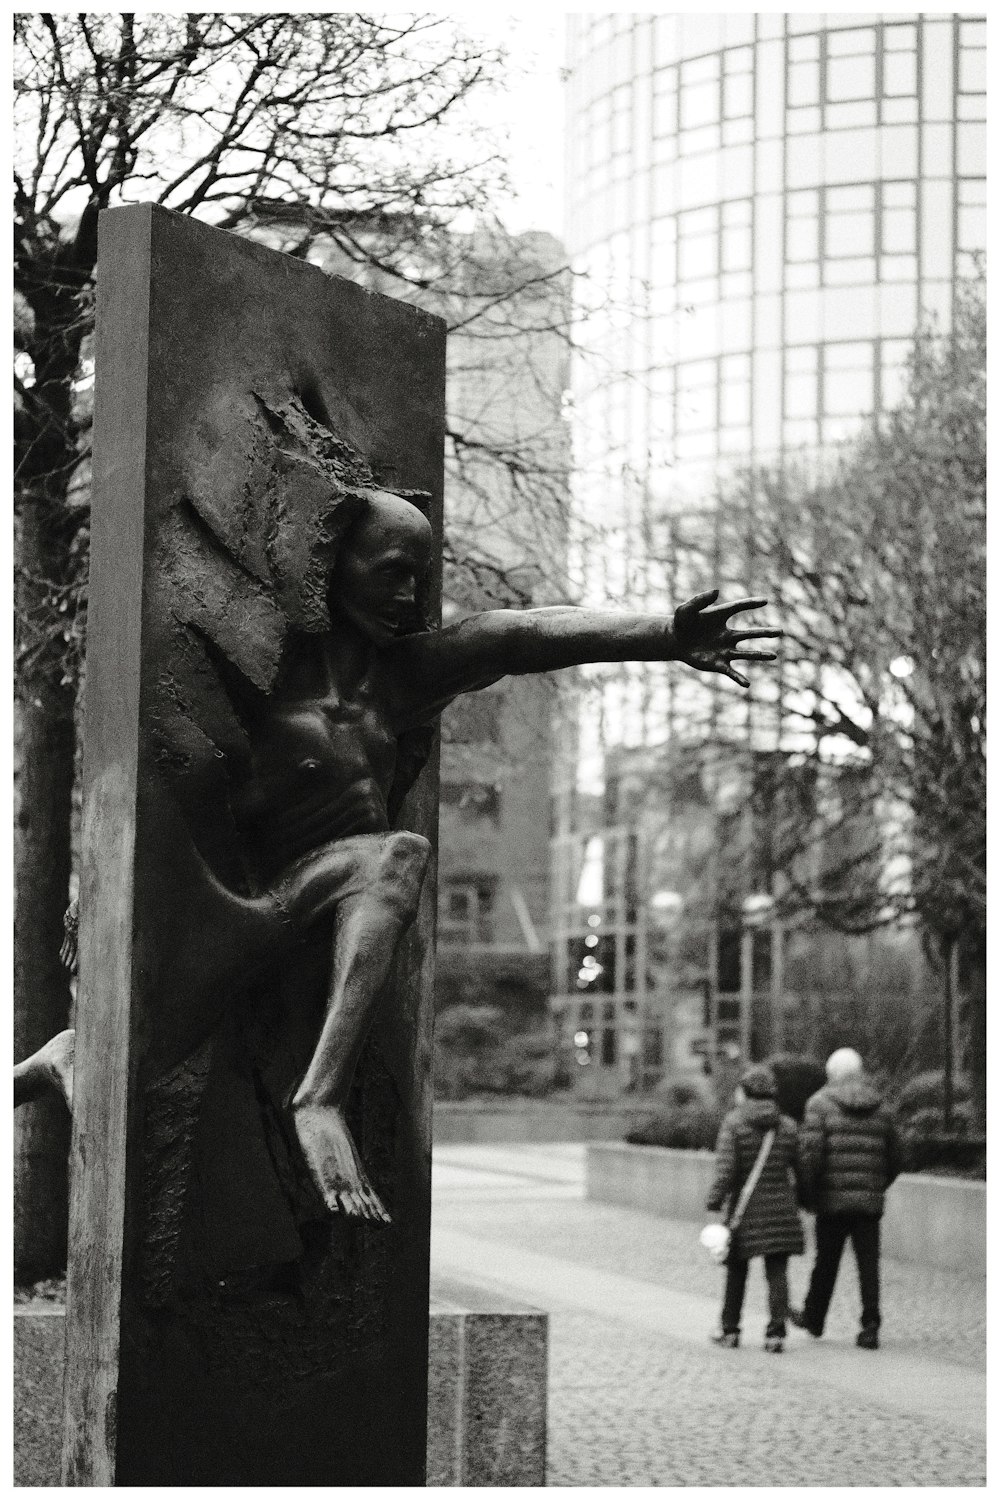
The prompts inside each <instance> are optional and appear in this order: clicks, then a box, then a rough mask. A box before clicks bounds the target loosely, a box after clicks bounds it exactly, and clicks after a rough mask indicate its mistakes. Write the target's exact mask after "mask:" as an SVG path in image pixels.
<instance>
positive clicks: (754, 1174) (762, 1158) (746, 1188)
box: [729, 1130, 775, 1229]
mask: <svg viewBox="0 0 1000 1500" xmlns="http://www.w3.org/2000/svg"><path fill="white" fill-rule="evenodd" d="M774 1136H775V1132H774V1131H773V1130H769V1131H768V1132H767V1135H765V1137H764V1139H763V1140H762V1141H761V1143H760V1150H759V1151H758V1152H757V1160H756V1161H755V1162H754V1164H753V1166H752V1167H751V1168H750V1176H749V1177H748V1178H747V1180H746V1182H745V1183H744V1184H743V1191H742V1192H741V1193H740V1196H739V1200H738V1201H737V1204H736V1207H735V1208H734V1209H733V1212H732V1214H731V1216H730V1219H729V1228H730V1229H736V1228H737V1227H738V1226H739V1222H740V1220H741V1219H742V1218H743V1215H744V1214H745V1213H746V1208H747V1204H748V1203H749V1202H750V1198H751V1196H752V1194H753V1190H754V1188H755V1187H756V1186H757V1183H758V1181H759V1180H760V1174H761V1172H763V1170H764V1163H765V1162H766V1161H767V1158H768V1156H769V1155H770V1151H771V1147H772V1146H773V1145H774Z"/></svg>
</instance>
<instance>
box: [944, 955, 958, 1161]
mask: <svg viewBox="0 0 1000 1500" xmlns="http://www.w3.org/2000/svg"><path fill="white" fill-rule="evenodd" d="M954 947H955V939H954V938H953V937H950V936H949V937H945V938H944V939H943V941H942V943H941V960H942V963H943V965H944V1028H943V1029H944V1037H943V1041H944V1048H943V1053H944V1098H943V1100H942V1116H943V1119H942V1124H943V1126H944V1131H945V1134H946V1135H948V1134H950V1133H951V1129H952V1126H953V1125H954V1123H955V1015H954V1009H955V997H954V992H953V987H952V952H953V950H954Z"/></svg>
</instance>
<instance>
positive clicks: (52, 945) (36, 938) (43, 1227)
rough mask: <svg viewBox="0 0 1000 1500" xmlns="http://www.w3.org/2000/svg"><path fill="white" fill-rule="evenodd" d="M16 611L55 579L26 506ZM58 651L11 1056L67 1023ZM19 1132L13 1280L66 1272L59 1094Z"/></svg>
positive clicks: (24, 751) (22, 829)
mask: <svg viewBox="0 0 1000 1500" xmlns="http://www.w3.org/2000/svg"><path fill="white" fill-rule="evenodd" d="M19 543H20V547H19V551H20V558H19V562H20V577H19V582H18V591H17V592H18V597H17V604H18V612H19V615H20V618H21V619H22V620H24V619H25V618H26V617H28V616H30V614H33V613H34V611H35V610H36V609H37V607H38V589H39V587H40V584H39V583H38V580H42V579H45V578H48V577H51V576H52V571H51V567H50V565H51V562H52V559H51V558H50V557H49V555H48V554H49V550H50V547H49V542H48V537H47V527H46V520H45V507H44V505H43V504H41V503H39V502H37V501H36V502H34V503H30V502H29V503H28V504H27V505H25V506H24V508H23V511H22V525H21V532H20V537H19ZM62 676H63V673H62V667H61V662H60V661H59V659H58V656H57V654H56V653H55V652H54V651H45V652H43V653H41V655H40V657H39V659H38V661H37V662H36V664H35V665H33V666H31V667H28V668H27V669H26V670H25V671H24V673H23V674H22V677H21V681H20V683H19V699H20V701H19V703H18V708H17V711H18V714H19V721H20V723H19V729H20V733H19V737H18V738H19V749H20V768H19V773H18V787H17V790H18V810H17V819H16V832H15V846H14V858H15V882H16V895H15V908H14V910H15V928H14V1057H15V1060H16V1061H20V1060H21V1059H22V1058H24V1057H26V1056H28V1055H29V1054H30V1053H31V1052H34V1051H35V1050H36V1049H37V1048H38V1047H40V1046H41V1045H42V1044H43V1043H44V1042H46V1041H48V1039H49V1037H50V1036H52V1035H53V1033H54V1032H57V1031H60V1030H62V1028H63V1027H65V1026H66V1025H68V1024H69V1006H70V992H69V980H68V976H67V974H66V971H65V970H64V969H63V967H62V965H61V963H60V961H59V948H60V945H61V942H62V933H63V914H64V912H65V910H66V906H67V904H68V901H69V877H70V839H71V823H72V798H73V762H74V746H75V736H74V724H73V689H72V686H71V685H67V684H64V683H63V681H62ZM14 1120H15V1125H14V1276H15V1280H16V1281H18V1282H20V1283H24V1282H29V1281H34V1280H37V1279H38V1278H40V1277H44V1276H52V1275H56V1274H58V1273H59V1272H61V1271H63V1270H64V1269H65V1266H66V1224H67V1211H68V1193H67V1154H68V1150H69V1116H68V1114H67V1111H66V1107H65V1105H64V1104H63V1103H62V1101H61V1100H60V1099H58V1098H56V1097H55V1096H54V1095H53V1097H52V1098H51V1099H42V1100H39V1101H37V1102H36V1103H33V1104H26V1105H23V1106H22V1107H21V1108H20V1109H19V1110H18V1111H17V1113H16V1115H15V1117H14Z"/></svg>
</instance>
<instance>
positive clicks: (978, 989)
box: [962, 936, 986, 1135]
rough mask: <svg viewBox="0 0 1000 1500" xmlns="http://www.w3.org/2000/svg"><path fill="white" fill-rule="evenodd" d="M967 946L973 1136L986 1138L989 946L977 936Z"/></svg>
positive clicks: (965, 964)
mask: <svg viewBox="0 0 1000 1500" xmlns="http://www.w3.org/2000/svg"><path fill="white" fill-rule="evenodd" d="M964 946H965V951H964V953H963V955H962V957H963V960H964V962H963V965H962V968H963V971H964V972H963V987H964V989H965V994H966V1005H965V1017H966V1025H967V1026H968V1048H969V1083H970V1088H971V1102H972V1119H971V1120H970V1122H969V1123H970V1127H971V1129H972V1131H973V1133H974V1134H976V1135H985V1134H986V946H985V938H983V937H979V936H976V937H974V938H973V939H972V940H971V941H970V942H968V943H967V944H966V945H964Z"/></svg>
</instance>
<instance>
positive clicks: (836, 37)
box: [826, 26, 875, 57]
mask: <svg viewBox="0 0 1000 1500" xmlns="http://www.w3.org/2000/svg"><path fill="white" fill-rule="evenodd" d="M826 46H827V51H828V52H829V54H830V56H831V57H846V56H853V55H854V54H855V53H860V54H862V55H864V54H865V53H868V54H871V53H873V52H874V51H875V28H874V27H871V26H866V27H865V28H864V30H857V31H855V30H851V31H831V32H830V33H829V35H828V36H827V40H826Z"/></svg>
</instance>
